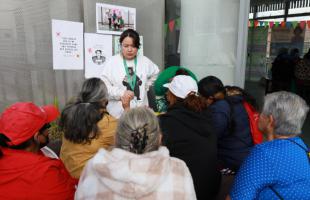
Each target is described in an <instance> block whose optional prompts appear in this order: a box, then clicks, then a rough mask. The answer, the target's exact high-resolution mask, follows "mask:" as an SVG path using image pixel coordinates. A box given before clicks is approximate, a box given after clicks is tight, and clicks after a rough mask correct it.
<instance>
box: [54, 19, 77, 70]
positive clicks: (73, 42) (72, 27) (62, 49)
mask: <svg viewBox="0 0 310 200" xmlns="http://www.w3.org/2000/svg"><path fill="white" fill-rule="evenodd" d="M52 40H53V69H55V70H82V69H83V23H80V22H71V21H62V20H54V19H53V20H52Z"/></svg>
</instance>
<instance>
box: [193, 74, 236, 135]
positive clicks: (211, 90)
mask: <svg viewBox="0 0 310 200" xmlns="http://www.w3.org/2000/svg"><path fill="white" fill-rule="evenodd" d="M198 92H199V94H200V95H202V96H203V97H205V98H209V97H213V99H214V101H216V100H217V99H216V98H214V95H215V94H217V93H222V94H223V95H224V100H226V102H227V103H228V105H229V107H230V114H229V123H228V130H230V132H231V133H232V132H233V129H234V126H235V122H234V120H233V102H232V101H230V99H229V98H227V96H226V89H225V87H224V84H223V82H222V81H221V80H220V79H219V78H217V77H215V76H207V77H205V78H203V79H201V80H200V81H199V83H198Z"/></svg>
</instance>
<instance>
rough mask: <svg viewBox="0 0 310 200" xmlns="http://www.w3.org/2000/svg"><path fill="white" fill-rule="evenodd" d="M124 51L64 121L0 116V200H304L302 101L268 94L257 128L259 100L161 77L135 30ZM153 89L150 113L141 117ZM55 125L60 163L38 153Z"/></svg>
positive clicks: (309, 189)
mask: <svg viewBox="0 0 310 200" xmlns="http://www.w3.org/2000/svg"><path fill="white" fill-rule="evenodd" d="M120 44H121V46H122V51H121V53H120V54H118V55H115V56H113V57H112V58H110V59H109V60H108V61H107V62H106V64H105V67H104V70H103V72H102V77H101V79H99V78H90V79H87V80H85V81H84V83H83V85H82V88H81V90H80V92H79V93H78V94H77V95H76V97H74V98H73V99H72V100H70V101H69V102H67V104H66V106H65V107H64V108H63V109H62V111H61V112H59V111H58V109H57V108H56V107H55V106H52V105H48V106H42V107H40V106H37V105H35V104H33V103H31V102H18V103H15V104H13V105H11V106H9V107H8V108H6V109H5V110H4V111H3V112H2V114H1V116H0V198H1V199H139V200H146V199H150V200H151V199H175V200H179V199H184V200H194V199H198V200H208V199H211V200H212V199H216V200H218V199H227V200H229V199H242V200H243V199H249V200H250V199H310V153H309V149H308V147H307V145H306V144H305V143H304V142H303V140H302V139H301V137H300V135H301V134H302V126H303V123H304V121H305V119H306V116H307V113H308V111H309V107H308V105H307V103H306V102H305V101H304V100H303V99H302V98H301V97H299V96H298V95H296V94H293V93H290V92H287V91H278V92H274V93H271V94H268V95H267V96H266V97H265V101H264V105H263V108H262V111H261V113H260V115H259V118H257V117H255V116H256V114H257V105H256V103H255V100H254V99H253V98H252V97H251V96H250V95H249V94H248V93H246V92H245V91H244V90H242V89H241V88H238V87H236V86H225V85H224V84H223V83H222V81H221V80H220V79H219V78H217V77H215V76H207V77H205V78H203V79H201V80H199V81H198V80H197V78H196V76H195V75H194V74H193V73H192V72H191V71H189V70H188V69H186V68H184V67H183V68H180V67H173V69H171V70H168V69H169V68H168V69H167V71H166V70H165V71H163V72H161V74H160V75H159V76H158V73H159V69H158V67H157V66H156V65H155V64H154V63H153V62H152V61H151V60H149V59H148V58H147V57H145V56H140V55H137V52H138V48H139V45H140V42H139V35H138V33H137V32H136V31H134V30H131V29H128V30H126V31H124V32H123V33H122V35H121V37H120ZM154 81H155V87H157V88H155V91H156V90H157V91H158V92H157V94H159V95H161V97H160V98H161V99H162V100H161V101H160V104H161V106H160V108H165V109H163V110H161V111H160V112H158V113H155V112H154V111H153V110H152V109H151V108H149V107H148V97H147V92H148V90H149V89H150V87H151V86H152V85H153V83H154ZM249 107H250V108H251V109H253V110H254V111H252V112H250V111H249V109H248V108H249ZM254 114H255V116H254ZM57 118H58V119H57ZM55 120H56V121H57V123H58V126H59V129H60V131H61V132H62V133H63V138H62V145H61V151H60V159H58V158H55V157H53V158H51V157H49V156H50V155H48V154H46V153H45V151H42V150H41V149H42V148H45V146H46V145H47V143H48V141H49V140H48V134H49V133H48V128H49V127H50V125H49V124H50V123H51V122H52V121H55ZM257 134H259V135H257ZM260 134H264V135H265V141H261V140H259V141H258V140H257V137H261V136H262V135H260Z"/></svg>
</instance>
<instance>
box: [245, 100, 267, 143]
mask: <svg viewBox="0 0 310 200" xmlns="http://www.w3.org/2000/svg"><path fill="white" fill-rule="evenodd" d="M242 104H243V106H244V108H245V110H246V112H247V113H248V116H249V122H250V129H251V136H252V140H253V143H254V145H256V144H260V143H262V142H263V134H262V132H261V131H260V130H259V129H258V119H259V113H258V112H257V111H256V110H255V109H254V107H253V106H252V105H251V104H249V103H248V102H246V101H243V103H242Z"/></svg>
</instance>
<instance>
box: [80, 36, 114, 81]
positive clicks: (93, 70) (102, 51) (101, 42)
mask: <svg viewBox="0 0 310 200" xmlns="http://www.w3.org/2000/svg"><path fill="white" fill-rule="evenodd" d="M84 37H85V78H92V77H98V78H100V74H101V72H102V69H103V67H104V63H105V61H106V60H107V59H108V58H109V57H110V56H112V35H101V34H94V33H85V34H84Z"/></svg>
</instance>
